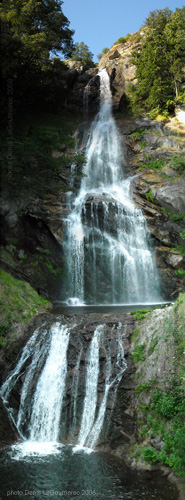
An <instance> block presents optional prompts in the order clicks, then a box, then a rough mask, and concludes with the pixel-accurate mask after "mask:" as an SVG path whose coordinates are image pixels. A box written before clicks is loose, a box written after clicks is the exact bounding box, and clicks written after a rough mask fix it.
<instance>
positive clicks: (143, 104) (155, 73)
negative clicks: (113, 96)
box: [128, 7, 185, 113]
mask: <svg viewBox="0 0 185 500" xmlns="http://www.w3.org/2000/svg"><path fill="white" fill-rule="evenodd" d="M146 27H147V29H146V31H145V36H144V41H143V43H142V45H141V50H139V51H138V50H137V51H136V50H135V51H134V52H133V57H132V61H133V62H134V64H135V65H136V78H137V84H136V86H135V87H132V86H131V85H129V88H128V92H129V95H130V99H131V103H132V109H133V110H135V111H136V110H137V111H139V110H140V111H141V110H142V109H143V110H144V109H146V110H150V109H154V108H155V110H156V113H159V112H161V111H163V112H164V111H166V113H169V112H171V111H173V110H174V107H175V104H176V103H177V102H178V103H179V102H181V103H182V102H183V103H184V102H185V93H184V87H183V86H182V81H183V79H184V66H185V7H183V8H182V9H179V8H177V9H176V10H175V12H172V11H170V10H169V9H168V8H166V9H163V10H156V11H153V12H151V13H150V15H149V17H148V18H147V19H146Z"/></svg>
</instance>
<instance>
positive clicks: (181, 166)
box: [169, 155, 185, 173]
mask: <svg viewBox="0 0 185 500" xmlns="http://www.w3.org/2000/svg"><path fill="white" fill-rule="evenodd" d="M169 164H170V166H172V167H173V168H175V169H176V170H178V171H179V172H180V173H183V172H184V170H185V158H184V155H183V156H178V157H173V159H172V160H171V161H170V163H169Z"/></svg>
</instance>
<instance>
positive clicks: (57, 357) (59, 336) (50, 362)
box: [30, 323, 70, 442]
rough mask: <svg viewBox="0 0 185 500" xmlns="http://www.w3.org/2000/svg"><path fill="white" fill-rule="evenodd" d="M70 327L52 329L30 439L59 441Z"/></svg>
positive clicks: (37, 392) (33, 412)
mask: <svg viewBox="0 0 185 500" xmlns="http://www.w3.org/2000/svg"><path fill="white" fill-rule="evenodd" d="M69 334H70V332H69V329H68V328H67V327H66V326H62V327H61V328H59V324H58V323H56V325H54V326H53V327H52V330H51V345H50V350H49V354H48V357H47V360H46V363H45V366H44V368H43V371H42V373H41V375H40V378H39V381H38V383H37V388H36V391H35V394H34V402H33V407H32V414H31V421H30V440H31V441H42V442H43V441H54V442H56V441H58V433H59V421H60V414H61V409H62V401H63V396H64V392H65V379H66V374H67V348H68V343H69Z"/></svg>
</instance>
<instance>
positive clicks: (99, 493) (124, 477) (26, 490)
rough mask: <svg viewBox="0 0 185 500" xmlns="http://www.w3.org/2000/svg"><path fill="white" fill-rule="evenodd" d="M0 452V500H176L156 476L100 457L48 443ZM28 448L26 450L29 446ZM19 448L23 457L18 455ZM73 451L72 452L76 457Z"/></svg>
mask: <svg viewBox="0 0 185 500" xmlns="http://www.w3.org/2000/svg"><path fill="white" fill-rule="evenodd" d="M40 445H41V446H40V450H39V443H37V446H38V448H37V449H36V448H35V447H34V444H33V446H32V449H31V447H29V449H27V452H26V449H25V448H24V444H23V445H14V446H12V447H7V449H6V450H3V451H2V450H1V451H0V476H1V497H0V498H1V500H5V498H7V497H19V498H22V499H29V498H30V499H32V500H36V499H44V498H48V499H49V500H56V498H67V499H68V500H75V499H76V498H79V499H80V500H83V499H88V500H93V499H97V500H101V499H102V500H109V499H110V500H111V499H115V500H141V499H142V500H151V499H154V500H177V498H178V493H177V489H176V487H175V486H174V485H173V484H171V483H169V482H168V481H167V479H166V478H165V477H164V476H163V475H162V473H160V472H159V471H152V472H151V471H145V472H140V471H134V470H133V469H131V468H129V467H128V466H126V465H125V464H124V462H123V461H122V460H121V459H118V458H116V457H114V456H112V455H108V454H106V453H104V452H93V453H91V454H89V453H88V454H86V453H85V451H82V450H74V449H73V447H72V446H63V445H60V444H58V445H54V443H51V445H52V446H51V448H50V450H48V454H47V453H46V448H47V446H48V445H49V443H45V445H46V447H45V448H42V443H40ZM27 446H28V445H27ZM21 447H22V451H21ZM74 451H75V452H74Z"/></svg>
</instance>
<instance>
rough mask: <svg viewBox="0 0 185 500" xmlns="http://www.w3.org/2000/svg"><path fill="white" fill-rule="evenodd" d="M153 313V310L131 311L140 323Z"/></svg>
mask: <svg viewBox="0 0 185 500" xmlns="http://www.w3.org/2000/svg"><path fill="white" fill-rule="evenodd" d="M149 312H151V310H147V309H139V310H138V311H131V313H130V314H132V315H133V314H134V316H135V319H136V321H140V320H142V319H144V318H145V315H146V314H148V313H149Z"/></svg>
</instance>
